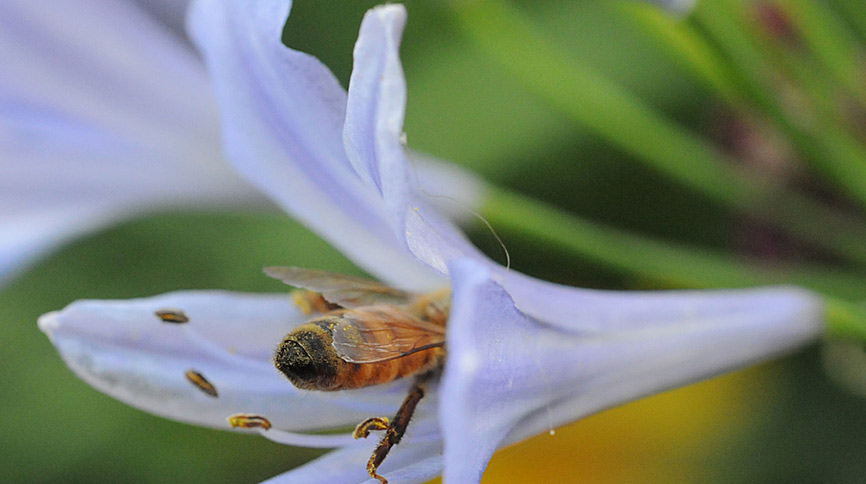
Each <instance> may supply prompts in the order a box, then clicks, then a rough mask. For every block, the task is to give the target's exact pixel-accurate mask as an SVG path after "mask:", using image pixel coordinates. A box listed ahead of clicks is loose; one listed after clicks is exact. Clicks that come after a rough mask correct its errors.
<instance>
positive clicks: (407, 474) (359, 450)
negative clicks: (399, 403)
mask: <svg viewBox="0 0 866 484" xmlns="http://www.w3.org/2000/svg"><path fill="white" fill-rule="evenodd" d="M370 438H371V439H373V436H371V437H370ZM376 443H377V442H376V441H371V442H369V443H368V445H363V446H355V447H351V448H343V449H339V450H335V451H334V452H331V453H329V454H326V455H324V456H322V457H320V458H318V459H316V460H314V461H312V462H310V463H308V464H305V465H303V466H301V467H298V468H297V469H294V470H292V471H289V472H287V473H285V474H281V475H279V476H276V477H274V478H272V479H268V480H267V481H265V482H264V483H263V484H309V483H311V482H314V483H316V484H353V483H358V484H360V483H364V484H378V481H376V480H375V479H372V478H370V476H369V475H368V474H367V471H366V468H365V466H366V464H367V460H369V459H370V455H371V454H372V452H373V447H375V445H376ZM379 473H380V474H381V475H382V476H384V477H385V478H387V479H388V481H390V482H394V483H400V484H404V483H405V484H414V483H421V482H427V481H429V480H430V479H433V478H434V477H436V476H438V475H439V474H441V473H442V443H441V442H422V443H414V442H411V441H409V439H406V441H402V442H400V444H398V445H397V446H395V447H394V448H393V449H391V452H390V453H389V454H388V458H387V459H385V462H384V463H383V464H382V466H381V467H380V468H379Z"/></svg>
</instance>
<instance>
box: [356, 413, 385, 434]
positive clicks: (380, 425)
mask: <svg viewBox="0 0 866 484" xmlns="http://www.w3.org/2000/svg"><path fill="white" fill-rule="evenodd" d="M390 425H391V422H390V421H389V420H388V418H387V417H370V418H368V419H367V420H364V421H363V422H361V423H359V424H358V426H357V427H355V431H354V432H353V433H352V436H353V437H355V438H356V439H366V438H367V436H369V435H370V432H371V431H374V430H387V429H388V427H389V426H390Z"/></svg>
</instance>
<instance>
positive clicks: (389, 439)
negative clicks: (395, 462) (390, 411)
mask: <svg viewBox="0 0 866 484" xmlns="http://www.w3.org/2000/svg"><path fill="white" fill-rule="evenodd" d="M427 380H428V378H426V377H421V378H419V379H418V381H416V382H415V385H414V386H413V387H412V390H410V391H409V395H407V396H406V399H405V400H403V404H402V405H400V409H399V410H397V415H395V416H394V420H392V421H391V422H388V419H386V418H381V417H373V418H368V419H367V420H365V421H363V422H361V423H360V424H359V425H358V426H357V427H356V428H355V434H354V435H355V438H356V439H357V438H361V437H366V436H367V435H369V434H370V431H371V430H384V431H385V437H383V438H382V441H381V442H379V445H377V446H376V449H375V450H374V451H373V455H372V456H371V457H370V460H369V461H368V462H367V473H369V474H370V477H373V478H374V479H377V480H378V481H379V482H381V483H382V484H388V480H387V479H385V478H384V477H382V476H380V475H379V474H378V473H377V472H376V470H377V469H378V468H379V466H380V465H381V464H382V461H384V460H385V457H387V456H388V452H389V451H390V450H391V447H393V446H395V445H397V444H398V443H400V439H402V438H403V434H405V433H406V427H408V426H409V420H410V419H411V418H412V414H414V413H415V407H416V406H418V402H419V401H421V399H422V398H424V393H425V386H426V385H425V384H426V382H427Z"/></svg>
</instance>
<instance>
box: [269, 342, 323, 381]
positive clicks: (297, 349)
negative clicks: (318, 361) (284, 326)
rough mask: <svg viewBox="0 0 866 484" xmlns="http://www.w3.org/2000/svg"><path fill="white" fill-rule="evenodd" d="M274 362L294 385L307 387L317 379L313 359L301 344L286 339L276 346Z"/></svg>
mask: <svg viewBox="0 0 866 484" xmlns="http://www.w3.org/2000/svg"><path fill="white" fill-rule="evenodd" d="M274 364H275V365H276V367H277V369H278V370H280V371H281V372H282V373H283V374H284V375H286V377H287V378H288V379H289V381H291V382H292V383H293V384H294V385H295V386H297V387H300V388H307V387H309V385H310V384H311V383H313V382H315V381H316V380H317V379H318V373H319V372H318V371H317V370H316V366H315V364H314V362H313V359H312V358H311V357H310V355H309V354H308V353H307V351H306V350H305V349H304V347H303V346H301V344H300V343H299V342H298V341H296V340H294V339H286V340H284V341H283V342H282V343H280V345H279V346H278V347H277V354H276V355H275V356H274Z"/></svg>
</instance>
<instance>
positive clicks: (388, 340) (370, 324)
mask: <svg viewBox="0 0 866 484" xmlns="http://www.w3.org/2000/svg"><path fill="white" fill-rule="evenodd" d="M333 337H334V343H333V345H334V349H336V350H337V353H338V354H339V355H340V357H341V358H342V359H343V360H345V361H348V362H350V363H376V362H379V361H387V360H393V359H396V358H402V357H404V356H409V355H411V354H412V353H416V352H418V351H423V350H426V349H430V348H435V347H439V346H444V345H445V328H444V327H443V326H439V325H437V324H433V323H429V322H426V321H421V320H419V319H417V318H415V317H413V316H412V315H411V313H409V312H407V311H405V310H402V309H400V308H392V307H387V306H370V307H367V308H361V309H354V310H351V311H347V312H346V313H345V314H344V315H343V316H342V318H341V319H340V322H339V323H337V325H336V326H335V327H334V330H333Z"/></svg>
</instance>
